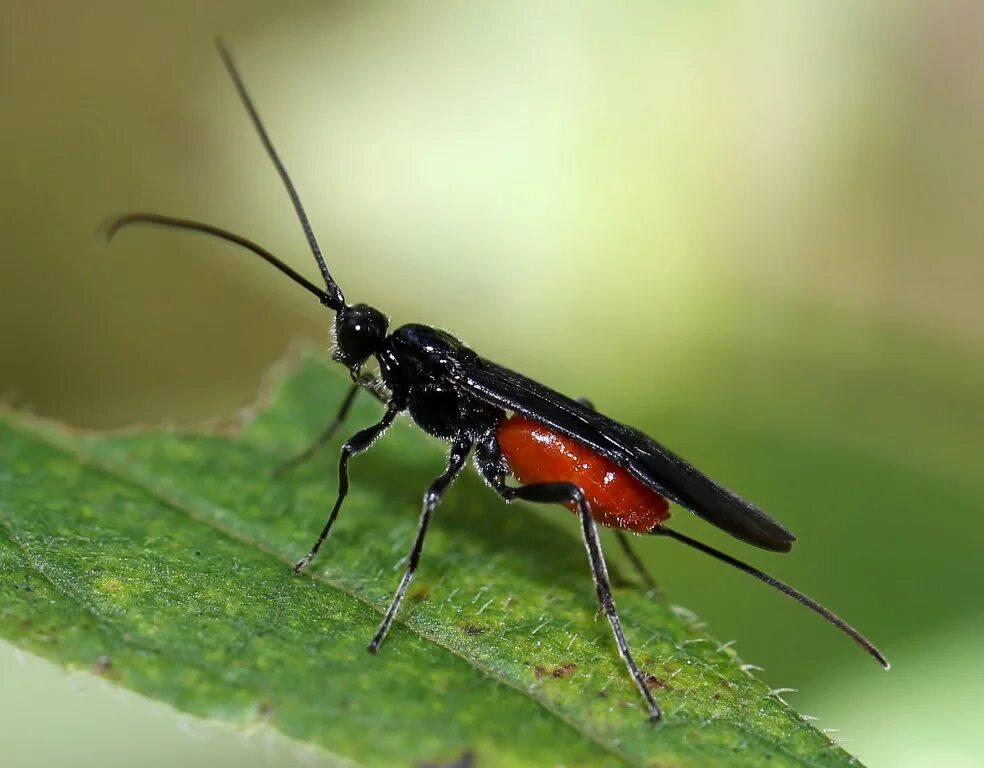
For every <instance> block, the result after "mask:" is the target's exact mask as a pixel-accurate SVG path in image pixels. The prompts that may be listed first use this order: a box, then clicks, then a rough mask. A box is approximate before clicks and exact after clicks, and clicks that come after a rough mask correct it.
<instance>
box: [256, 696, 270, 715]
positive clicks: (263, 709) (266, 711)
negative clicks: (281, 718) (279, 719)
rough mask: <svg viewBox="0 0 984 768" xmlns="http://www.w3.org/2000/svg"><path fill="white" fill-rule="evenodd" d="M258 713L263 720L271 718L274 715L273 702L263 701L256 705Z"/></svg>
mask: <svg viewBox="0 0 984 768" xmlns="http://www.w3.org/2000/svg"><path fill="white" fill-rule="evenodd" d="M256 713H257V714H258V715H259V716H260V717H263V718H267V717H270V715H272V714H273V702H271V701H267V700H264V701H261V702H260V703H259V704H257V705H256Z"/></svg>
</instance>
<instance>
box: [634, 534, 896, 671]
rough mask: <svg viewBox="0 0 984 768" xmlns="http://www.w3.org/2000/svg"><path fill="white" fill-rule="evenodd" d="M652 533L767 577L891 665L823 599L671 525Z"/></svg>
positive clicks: (771, 582)
mask: <svg viewBox="0 0 984 768" xmlns="http://www.w3.org/2000/svg"><path fill="white" fill-rule="evenodd" d="M650 534H651V535H653V536H668V537H669V538H671V539H673V540H675V541H679V542H680V543H681V544H686V545H687V546H688V547H691V548H693V549H696V550H697V551H699V552H703V553H704V554H706V555H710V556H711V557H713V558H715V559H716V560H720V561H721V562H722V563H727V564H728V565H730V566H732V567H734V568H737V569H738V570H739V571H744V572H745V573H747V574H748V575H749V576H754V577H755V578H756V579H758V580H759V581H764V582H765V583H766V584H768V585H769V586H770V587H775V588H776V589H778V590H779V591H780V592H782V593H783V594H784V595H788V596H789V597H791V598H793V600H796V601H797V602H799V603H802V604H803V605H805V606H806V607H807V608H809V609H810V610H811V611H813V612H814V613H816V614H818V615H820V616H822V617H823V618H824V619H826V620H827V621H828V622H830V623H831V624H833V625H834V626H835V627H837V628H838V629H839V630H840V631H841V632H843V633H844V634H845V635H847V636H848V637H849V638H851V639H852V640H853V641H854V642H855V643H857V644H858V645H860V646H861V647H862V648H864V650H866V651H867V652H868V653H869V654H871V655H872V656H873V657H874V658H875V660H876V661H877V662H878V663H879V664H881V665H882V666H883V667H885V669H889V668H890V667H891V664H889V663H888V659H886V658H885V657H884V656H883V655H882V652H881V651H879V650H878V649H877V648H876V647H875V646H874V643H872V642H871V641H870V640H868V638H866V637H865V636H864V635H862V634H861V633H860V632H858V631H857V630H856V629H855V628H854V627H852V626H851V625H850V624H848V623H847V622H846V621H844V620H843V619H842V618H841V617H840V616H838V615H837V614H835V613H833V612H832V611H829V610H827V609H826V608H824V607H823V606H822V605H820V603H818V602H817V601H816V600H814V599H813V598H812V597H807V596H806V595H804V594H803V593H802V592H800V591H799V590H796V589H793V588H792V587H791V586H789V585H788V584H786V583H785V582H782V581H779V579H777V578H775V577H773V576H770V575H769V574H767V573H765V572H763V571H760V570H759V569H758V568H755V567H753V566H751V565H748V564H747V563H743V562H742V561H741V560H737V559H735V558H734V557H732V556H731V555H726V554H725V553H724V552H721V551H719V550H717V549H714V547H711V546H708V545H707V544H704V543H702V542H700V541H697V540H696V539H691V538H690V537H689V536H684V535H683V534H682V533H677V532H676V531H671V530H670V529H668V528H663V527H662V526H658V527H656V528H654V529H653V530H652V531H650Z"/></svg>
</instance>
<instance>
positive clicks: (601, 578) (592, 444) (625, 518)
mask: <svg viewBox="0 0 984 768" xmlns="http://www.w3.org/2000/svg"><path fill="white" fill-rule="evenodd" d="M219 52H220V54H221V56H222V59H223V61H224V63H225V65H226V68H227V69H228V71H229V74H230V76H231V77H232V80H233V83H234V84H235V86H236V89H237V91H238V92H239V96H240V98H241V99H242V102H243V104H244V106H245V107H246V109H247V111H248V112H249V114H250V117H251V119H252V121H253V124H254V126H255V127H256V130H257V132H258V134H259V136H260V139H261V141H262V142H263V145H264V146H265V148H266V150H267V154H268V155H269V157H270V159H271V160H272V161H273V163H274V165H275V167H276V169H277V172H278V173H279V174H280V176H281V179H282V180H283V182H284V185H285V187H286V190H287V192H288V194H289V195H290V198H291V202H292V203H293V205H294V209H295V211H296V212H297V215H298V217H299V219H300V222H301V225H302V227H303V229H304V233H305V236H306V238H307V241H308V245H309V247H310V248H311V251H312V253H313V255H314V257H315V260H316V262H317V264H318V267H319V269H320V271H321V275H322V278H323V279H324V282H325V288H324V289H322V288H319V287H318V286H316V285H314V284H313V283H311V282H310V281H309V280H308V279H307V278H305V277H303V276H301V275H300V274H298V273H297V272H296V271H295V270H293V269H292V268H291V267H289V266H287V265H286V264H285V263H283V262H282V261H281V260H280V259H278V258H277V257H276V256H274V255H273V254H272V253H270V252H269V251H267V250H266V249H264V248H262V247H261V246H259V245H257V244H256V243H254V242H252V241H250V240H247V239H246V238H244V237H241V236H240V235H236V234H234V233H232V232H229V231H228V230H225V229H221V228H219V227H215V226H212V225H210V224H203V223H201V222H197V221H191V220H188V219H179V218H174V217H170V216H160V215H157V214H148V213H136V214H130V215H127V216H123V217H121V218H119V219H117V220H116V222H115V223H114V224H113V226H112V227H111V228H110V231H109V235H110V236H112V235H113V234H114V233H115V232H116V231H118V230H119V229H120V228H122V227H124V226H127V225H130V224H157V225H160V226H165V227H172V228H176V229H185V230H191V231H195V232H201V233H204V234H208V235H212V236H215V237H218V238H220V239H223V240H226V241H228V242H231V243H234V244H236V245H239V246H241V247H243V248H246V249H248V250H250V251H252V252H253V253H255V254H256V255H258V256H259V257H261V258H262V259H264V260H265V261H267V262H268V263H269V264H271V265H272V266H274V267H275V268H276V269H278V270H280V271H281V272H282V273H283V274H285V275H287V276H288V277H289V278H291V279H292V280H293V281H294V282H296V283H298V284H299V285H301V286H302V287H303V288H305V289H307V290H308V291H310V292H311V293H312V294H314V295H315V296H317V297H318V299H319V301H320V302H321V303H322V304H323V305H324V306H325V307H327V308H328V309H330V310H332V311H334V312H335V323H334V336H335V347H334V350H333V352H332V357H333V359H334V360H335V361H337V362H338V363H341V364H342V365H344V366H345V367H346V368H347V369H348V370H349V372H350V374H351V377H352V382H353V383H352V387H351V389H350V390H349V392H348V394H347V395H346V397H345V398H344V399H343V401H342V403H341V406H340V408H339V411H338V414H337V416H336V417H335V419H334V420H333V421H332V422H331V424H329V426H328V427H327V428H326V429H325V430H324V431H323V432H322V434H321V436H320V437H319V438H318V440H317V441H316V442H315V443H314V444H313V445H312V446H311V447H310V448H308V449H307V450H306V451H304V452H303V453H301V454H299V455H298V456H295V457H294V458H293V459H291V460H289V461H287V462H285V463H284V464H283V465H282V466H281V467H280V468H279V470H278V472H283V471H286V470H288V469H290V468H291V467H294V466H296V465H297V464H299V463H300V462H302V461H304V460H306V459H308V458H309V457H310V456H312V455H314V453H315V452H316V451H317V449H318V448H320V447H321V446H322V445H323V444H324V443H325V442H327V441H328V440H329V439H330V438H331V437H332V436H333V435H334V434H335V433H336V431H337V430H338V428H339V427H340V426H341V424H342V423H343V422H344V420H345V418H346V416H347V415H348V412H349V410H350V408H351V406H352V403H353V402H354V400H355V397H356V396H357V395H358V394H359V392H362V391H365V392H368V393H369V394H370V395H372V396H373V397H375V398H376V399H378V400H379V401H380V402H381V403H382V404H383V405H384V406H385V411H384V413H383V415H382V417H381V418H380V420H379V421H378V422H377V423H376V424H374V425H372V426H370V427H367V428H365V429H362V430H360V431H358V432H356V433H355V434H354V435H352V436H351V437H350V438H349V439H348V440H346V441H345V443H344V444H343V446H342V450H341V456H340V458H339V464H338V480H339V486H338V495H337V497H336V500H335V504H334V506H333V507H332V509H331V512H330V514H329V515H328V519H327V522H326V523H325V525H324V528H323V529H322V531H321V534H320V535H319V536H318V538H317V540H316V541H315V543H314V545H313V546H312V548H311V551H310V552H309V553H308V554H307V555H305V556H304V557H303V558H301V559H300V560H299V561H298V562H297V563H296V564H295V566H294V573H295V574H299V573H300V572H301V571H302V570H303V569H304V567H305V566H306V565H307V564H308V563H309V562H310V561H311V559H312V558H313V557H314V556H315V554H316V553H317V552H318V550H319V549H320V548H321V545H322V544H323V543H324V541H325V539H326V538H327V537H328V534H329V533H330V532H331V529H332V526H333V525H334V522H335V520H336V518H337V517H338V514H339V511H340V510H341V507H342V504H343V502H344V500H345V497H346V495H347V493H348V487H349V478H348V465H349V460H350V459H351V458H352V457H353V456H355V455H358V454H359V453H362V452H363V451H365V450H367V449H368V448H369V447H370V446H371V445H372V444H373V442H375V440H376V439H377V438H378V437H380V436H381V435H382V434H383V433H384V432H385V431H386V430H387V429H388V428H389V427H390V425H392V424H393V422H394V420H395V419H396V417H397V416H398V415H399V414H400V413H404V412H406V413H409V415H410V417H411V418H412V419H413V421H414V423H415V424H416V425H417V426H419V427H420V428H421V429H422V430H424V431H425V432H427V433H428V434H430V435H433V436H434V437H437V438H439V439H441V440H444V441H446V442H447V443H448V444H449V446H450V447H449V451H448V459H447V465H446V467H445V469H444V471H443V472H442V473H441V474H440V475H438V477H436V478H435V479H434V481H433V482H432V483H431V484H430V486H429V487H428V488H427V489H426V491H425V492H424V496H423V503H422V509H421V513H420V518H419V523H418V526H417V532H416V535H415V537H414V540H413V544H412V547H411V550H410V554H409V557H408V558H407V567H406V570H405V572H404V574H403V578H402V579H401V581H400V584H399V586H398V588H397V591H396V594H395V595H394V596H393V600H392V602H391V603H390V605H389V608H388V609H387V611H386V613H385V615H384V617H383V620H382V622H381V623H380V625H379V629H378V630H377V632H376V634H375V636H374V637H373V639H372V642H371V643H370V644H369V650H370V651H372V652H376V651H377V650H379V647H380V645H381V643H382V642H383V640H384V638H385V637H386V634H387V632H388V631H389V628H390V626H391V624H392V622H393V619H394V618H395V616H396V614H397V611H398V610H399V608H400V604H401V602H402V600H403V597H404V595H405V594H406V590H407V587H408V585H409V584H410V580H411V579H412V578H413V575H414V573H415V571H416V569H417V565H418V563H419V561H420V555H421V552H422V550H423V545H424V539H425V537H426V534H427V529H428V525H429V523H430V519H431V515H432V513H433V512H434V509H435V508H436V507H437V505H438V503H439V502H440V500H441V498H442V496H443V495H444V493H445V492H446V491H447V489H448V488H449V487H450V485H451V483H452V481H453V480H454V479H455V477H456V476H457V475H458V474H459V473H460V472H461V471H462V470H463V469H464V467H465V465H466V464H467V462H468V459H469V457H471V458H472V459H473V462H474V464H475V468H476V469H477V470H478V472H479V474H480V475H481V476H482V478H483V479H484V480H485V481H486V483H487V484H488V485H489V486H490V487H491V488H492V489H493V490H494V491H495V492H496V493H498V494H499V495H500V496H501V497H502V498H503V499H504V500H505V501H513V500H525V501H529V502H533V503H545V504H561V505H564V506H567V507H568V508H569V509H571V510H572V511H573V512H575V513H576V515H577V518H578V521H579V524H580V529H581V536H582V539H583V542H584V546H585V549H586V552H587V555H588V562H589V565H590V568H591V573H592V576H593V578H594V585H595V590H596V592H597V596H598V601H599V604H600V606H601V608H602V610H603V611H604V613H605V615H606V617H607V618H608V621H609V622H610V624H611V627H612V631H613V633H614V636H615V640H616V643H617V645H618V650H619V653H620V655H621V656H622V658H623V659H624V661H625V664H626V667H627V668H628V671H629V673H630V674H631V676H632V678H633V680H634V682H635V684H636V686H637V688H638V689H639V691H640V693H641V694H642V696H643V698H644V699H645V702H646V706H647V708H648V711H649V715H650V717H651V719H653V720H658V719H659V718H660V710H659V706H658V705H657V703H656V701H655V699H654V698H653V695H652V693H651V692H650V690H649V686H648V685H647V684H646V680H645V676H644V675H643V673H642V672H641V671H640V670H639V668H638V666H637V665H636V663H635V660H634V659H633V657H632V653H631V651H630V650H629V646H628V643H627V642H626V640H625V636H624V634H623V632H622V627H621V622H620V621H619V617H618V613H617V611H616V609H615V601H614V599H613V597H612V591H611V585H610V584H609V580H608V570H607V567H606V565H605V558H604V554H603V553H602V549H601V542H600V540H599V537H598V530H597V525H596V523H597V522H601V523H602V524H603V525H606V526H609V527H611V528H614V529H615V533H616V536H617V540H618V542H619V544H620V545H621V546H622V548H623V549H624V551H625V554H626V555H627V557H628V558H629V560H630V562H631V563H632V564H633V566H634V567H635V568H636V569H637V570H638V571H639V573H640V576H641V577H642V579H643V580H644V581H645V582H646V583H647V584H649V585H651V584H653V582H652V579H651V577H650V576H649V574H648V572H647V571H646V570H645V568H644V567H643V565H642V562H641V560H639V558H638V557H637V556H636V555H635V553H634V552H633V550H632V548H631V547H630V544H629V541H628V539H627V538H626V536H625V533H624V532H626V531H628V532H632V533H639V534H647V535H652V536H663V537H667V538H671V539H673V540H675V541H679V542H681V543H683V544H686V545H687V546H690V547H692V548H694V549H697V550H698V551H701V552H704V553H705V554H708V555H711V556H712V557H714V558H716V559H718V560H721V561H723V562H725V563H727V564H729V565H731V566H733V567H735V568H737V569H739V570H741V571H744V572H745V573H747V574H749V575H751V576H754V577H755V578H757V579H760V580H762V581H764V582H766V583H767V584H769V585H770V586H773V587H775V588H777V589H779V590H780V591H782V592H784V593H785V594H787V595H789V596H790V597H792V598H794V599H795V600H798V601H799V602H800V603H802V604H803V605H805V606H806V607H808V608H810V609H811V610H813V611H815V612H816V613H818V614H819V615H820V616H822V617H823V618H824V619H826V620H827V621H829V622H830V623H832V624H834V625H835V626H837V627H838V628H839V629H841V630H842V631H843V632H845V633H846V634H847V635H849V636H850V637H851V638H852V639H854V640H855V641H856V642H857V643H858V644H859V645H861V646H862V647H863V648H864V649H865V650H866V651H868V652H869V653H870V654H871V655H872V656H874V657H875V658H876V659H877V660H878V661H879V662H880V663H882V664H883V665H884V666H886V667H887V666H888V663H887V662H886V661H885V658H884V657H883V656H882V655H881V653H880V652H879V651H878V650H877V649H876V648H875V647H874V646H873V645H872V644H871V643H870V642H869V641H868V640H866V639H865V638H864V637H863V636H862V635H860V634H859V633H858V632H857V631H856V630H854V629H853V628H852V627H850V626H849V625H848V624H846V623H845V622H844V621H843V620H841V619H840V618H838V617H837V616H835V615H834V614H833V613H831V612H830V611H828V610H827V609H825V608H823V607H822V606H821V605H820V604H819V603H817V602H816V601H814V600H812V599H811V598H809V597H807V596H805V595H803V594H802V593H800V592H798V591H796V590H795V589H793V588H792V587H790V586H788V585H786V584H784V583H783V582H781V581H779V580H777V579H775V578H773V577H771V576H768V575H767V574H765V573H763V572H762V571H759V570H758V569H756V568H753V567H752V566H750V565H747V564H745V563H743V562H741V561H739V560H736V559H735V558H733V557H731V556H730V555H727V554H724V553H723V552H720V551H718V550H716V549H713V548H711V547H709V546H707V545H706V544H703V543H701V542H699V541H696V540H694V539H691V538H689V537H687V536H684V535H683V534H681V533H677V532H675V531H673V530H671V529H669V528H667V527H666V526H665V525H663V523H664V521H665V520H666V519H667V518H668V517H669V511H668V508H669V502H671V501H672V502H675V503H677V504H679V505H680V506H682V507H685V508H687V509H689V510H690V511H692V512H694V513H695V514H696V515H698V516H699V517H701V518H703V519H704V520H706V521H708V522H710V523H711V524H713V525H715V526H717V527H718V528H721V529H722V530H724V531H726V532H728V533H729V534H731V535H732V536H734V537H735V538H737V539H740V540H742V541H745V542H747V543H749V544H753V545H755V546H758V547H761V548H763V549H768V550H772V551H777V552H786V551H788V550H789V549H790V548H791V546H792V543H793V541H794V537H793V535H792V534H791V533H790V532H789V531H788V530H786V529H785V528H784V527H783V526H782V525H780V524H779V523H777V522H776V521H775V520H773V519H772V518H771V517H769V516H768V515H766V514H765V513H764V512H762V511H761V510H760V509H758V508H757V507H755V506H754V505H752V504H750V503H749V502H747V501H745V500H743V499H741V498H739V497H738V496H736V495H735V494H733V493H731V492H730V491H728V490H727V489H725V488H723V487H721V486H720V485H718V484H717V483H715V482H713V481H712V480H710V479H709V478H708V477H707V476H705V475H704V474H703V473H701V472H700V471H699V470H697V469H696V468H694V467H693V466H691V465H690V464H688V463H687V462H686V461H684V460H683V459H681V458H680V457H679V456H676V455H674V454H673V453H671V452H670V451H668V450H667V449H666V448H664V447H663V446H661V445H659V444H658V443H657V442H656V441H654V440H653V439H652V438H650V437H648V436H646V435H644V434H643V433H641V432H639V431H638V430H635V429H633V428H632V427H629V426H626V425H624V424H620V423H618V422H616V421H614V420H612V419H609V418H608V417H606V416H604V415H603V414H601V413H598V412H597V411H596V410H595V409H594V408H593V406H591V404H590V403H588V402H587V401H585V400H574V399H571V398H568V397H566V396H564V395H562V394H560V393H559V392H556V391H554V390H552V389H550V388H548V387H545V386H543V385H542V384H539V383H537V382H535V381H533V380H532V379H529V378H527V377H525V376H522V375H521V374H519V373H516V372H515V371H511V370H509V369H507V368H504V367H502V366H499V365H496V364H495V363H492V362H491V361H489V360H486V359H485V358H482V357H481V356H479V355H478V354H476V353H475V352H473V351H472V350H471V349H469V348H468V347H467V346H465V345H464V344H462V343H461V342H460V341H459V340H458V339H456V338H455V337H454V336H452V335H451V334H449V333H447V332H445V331H441V330H438V329H436V328H431V327H429V326H426V325H417V324H411V325H404V326H401V327H399V328H397V329H396V330H394V331H393V332H392V333H390V332H389V328H388V325H389V324H388V320H387V318H386V315H384V314H383V313H382V312H380V311H379V310H378V309H375V308H373V307H371V306H369V305H367V304H352V305H350V304H348V303H346V301H345V297H344V295H343V293H342V290H341V288H340V287H339V286H338V284H337V283H336V282H335V280H334V279H333V278H332V276H331V274H330V272H329V270H328V267H327V265H326V264H325V261H324V258H323V256H322V254H321V249H320V247H319V246H318V242H317V240H316V239H315V237H314V234H313V231H312V229H311V225H310V222H309V221H308V218H307V214H306V213H305V211H304V208H303V206H302V205H301V201H300V198H299V196H298V194H297V192H296V190H295V188H294V185H293V184H292V182H291V180H290V178H289V176H288V175H287V171H286V169H285V168H284V165H283V163H282V162H281V161H280V158H279V156H278V155H277V153H276V151H275V150H274V148H273V144H272V143H271V141H270V138H269V136H268V135H267V132H266V129H265V128H264V126H263V124H262V122H261V120H260V118H259V115H258V113H257V111H256V109H255V107H254V106H253V102H252V101H251V99H250V98H249V95H248V94H247V92H246V89H245V86H244V85H243V82H242V79H241V78H240V76H239V73H238V72H237V70H236V67H235V65H234V64H233V61H232V58H231V57H230V56H229V53H228V52H227V51H226V50H225V49H224V48H223V47H222V45H221V43H220V44H219ZM370 361H372V362H374V363H375V367H376V368H378V376H377V375H372V374H369V373H365V372H364V370H365V368H366V367H367V364H369V365H370V366H371V362H370ZM510 476H511V477H515V478H517V479H518V480H519V481H520V484H518V485H515V484H511V483H508V482H507V478H509V477H510Z"/></svg>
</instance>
